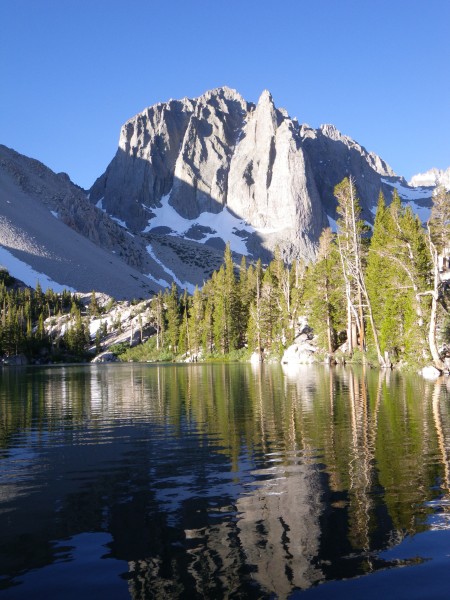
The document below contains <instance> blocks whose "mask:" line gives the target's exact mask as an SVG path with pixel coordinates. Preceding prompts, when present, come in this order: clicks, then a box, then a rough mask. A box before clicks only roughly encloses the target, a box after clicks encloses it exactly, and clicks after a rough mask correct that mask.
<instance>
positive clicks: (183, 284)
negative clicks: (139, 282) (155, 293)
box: [146, 244, 195, 294]
mask: <svg viewBox="0 0 450 600" xmlns="http://www.w3.org/2000/svg"><path fill="white" fill-rule="evenodd" d="M146 249H147V252H148V253H149V254H150V256H151V257H152V258H153V260H154V261H155V262H156V263H158V265H160V266H161V267H162V268H163V270H164V271H165V272H166V273H167V274H168V275H170V277H171V278H172V279H173V281H175V283H176V284H177V286H178V287H180V288H181V289H183V290H184V289H186V290H187V291H188V292H189V293H190V294H193V293H194V291H195V286H194V285H192V283H189V282H188V281H184V282H182V281H180V280H179V279H178V277H177V276H176V275H175V273H174V272H173V271H171V270H170V269H168V268H167V267H166V266H165V265H164V263H162V262H161V261H160V260H159V258H158V257H157V256H156V254H155V253H154V252H153V248H152V246H151V244H149V245H148V246H147V247H146ZM147 277H149V278H150V279H153V280H154V281H156V280H155V279H154V278H153V277H152V276H151V275H147ZM161 281H164V280H159V282H158V281H156V283H160V282H161ZM164 283H166V284H167V282H164ZM160 285H162V283H160ZM167 287H169V285H167Z"/></svg>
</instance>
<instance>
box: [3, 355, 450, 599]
mask: <svg viewBox="0 0 450 600" xmlns="http://www.w3.org/2000/svg"><path fill="white" fill-rule="evenodd" d="M0 377H1V380H0V596H1V597H2V598H45V599H56V598H57V599H61V598H64V599H65V600H66V599H68V598H83V599H88V598H96V599H102V598H108V599H115V598H118V599H122V598H132V599H140V600H143V599H147V598H170V599H172V598H186V599H187V598H302V599H303V598H304V599H305V600H309V599H310V598H348V597H353V598H380V597H382V598H383V600H386V599H388V598H395V599H398V598H408V599H411V598H448V597H449V596H450V582H449V578H448V573H449V572H450V558H449V556H450V532H449V528H450V402H449V390H450V384H449V383H448V380H446V379H442V380H438V381H437V382H428V381H425V380H424V379H422V378H420V377H418V376H415V375H401V374H398V373H396V372H380V371H377V370H364V369H363V368H360V369H350V368H344V367H333V368H327V367H322V366H319V365H317V366H307V367H306V366H305V367H290V368H289V369H285V368H282V367H281V366H280V365H262V366H261V367H260V366H256V367H254V366H251V365H246V364H226V365H225V364H206V365H202V364H195V365H140V364H122V365H120V364H119V365H98V366H93V365H92V366H90V365H89V366H58V367H56V366H55V367H48V368H37V367H27V368H3V370H1V371H0Z"/></svg>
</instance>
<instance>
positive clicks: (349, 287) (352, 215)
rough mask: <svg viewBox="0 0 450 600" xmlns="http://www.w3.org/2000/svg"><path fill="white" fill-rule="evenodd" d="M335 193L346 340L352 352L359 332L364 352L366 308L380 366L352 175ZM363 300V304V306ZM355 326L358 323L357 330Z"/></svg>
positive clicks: (381, 357)
mask: <svg viewBox="0 0 450 600" xmlns="http://www.w3.org/2000/svg"><path fill="white" fill-rule="evenodd" d="M334 193H335V196H336V198H337V200H338V207H337V212H338V214H339V215H340V218H339V220H338V227H339V232H338V236H337V239H338V246H339V253H340V258H341V264H342V273H343V277H344V281H345V287H346V298H347V343H348V345H349V350H350V351H353V349H354V348H355V344H356V335H355V333H356V332H357V333H358V335H359V346H360V349H361V351H365V349H366V348H365V323H364V309H365V310H366V311H367V315H368V317H369V321H370V324H371V328H372V335H373V340H374V344H375V348H376V352H377V358H378V362H379V364H380V366H384V359H383V356H382V354H381V349H380V344H379V339H378V331H377V329H376V326H375V322H374V318H373V312H372V306H371V303H370V298H369V294H368V292H367V287H366V282H365V275H364V271H363V245H362V226H363V222H362V221H361V219H360V213H361V209H360V205H359V200H358V197H357V195H356V189H355V186H354V182H353V180H352V178H350V179H349V178H345V179H344V180H343V181H342V182H341V183H340V184H338V185H337V186H336V187H335V190H334ZM363 302H364V305H363ZM353 325H355V326H356V327H355V329H356V332H355V330H354V327H353Z"/></svg>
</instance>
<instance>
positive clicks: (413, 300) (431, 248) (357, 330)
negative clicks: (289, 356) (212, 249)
mask: <svg viewBox="0 0 450 600" xmlns="http://www.w3.org/2000/svg"><path fill="white" fill-rule="evenodd" d="M335 197H336V199H337V203H338V204H337V213H338V216H339V218H338V220H337V231H336V232H333V231H332V230H331V229H330V228H327V229H325V230H324V231H323V233H322V235H321V238H320V241H319V249H318V253H317V258H316V261H315V262H313V263H309V264H307V263H305V262H304V261H302V260H297V261H294V263H293V264H292V265H290V266H288V265H286V264H284V262H283V260H282V258H281V256H280V253H279V252H278V251H275V255H274V258H273V260H272V261H271V262H270V264H269V265H267V266H263V265H262V264H261V261H258V262H256V263H254V264H253V263H250V264H248V263H247V261H246V259H245V257H244V258H242V261H241V264H240V266H239V268H238V269H236V268H235V265H234V264H233V259H232V253H231V251H230V248H229V247H228V246H227V248H226V250H225V255H224V262H223V265H222V266H221V267H220V269H219V270H218V271H215V272H214V273H213V275H212V277H211V279H209V280H208V281H206V282H205V283H204V285H203V287H202V288H201V289H199V288H198V287H197V288H196V289H195V291H194V293H193V295H192V296H189V295H188V294H187V293H186V292H184V293H182V294H180V293H179V291H178V289H177V287H176V286H175V285H174V284H173V285H172V288H171V289H170V290H166V291H165V292H164V293H162V292H161V293H159V294H158V296H157V297H156V298H155V300H154V305H155V315H156V319H155V325H156V329H157V335H156V346H157V348H158V349H169V350H170V351H171V352H173V353H174V354H176V355H183V354H185V353H189V354H191V355H199V354H203V355H211V354H214V353H215V354H219V355H228V354H230V353H233V352H234V351H237V350H239V349H243V348H246V349H247V350H248V351H249V352H257V353H260V355H261V357H262V356H263V355H270V354H272V355H279V354H280V353H281V352H282V351H283V349H284V348H286V346H288V345H289V344H291V343H292V342H293V341H294V340H295V337H296V335H297V334H298V332H299V324H300V323H304V322H305V321H307V322H308V324H309V326H310V327H312V329H313V331H314V334H315V335H316V336H317V339H318V342H319V347H320V348H322V350H323V353H324V354H328V355H329V356H330V357H333V356H335V355H336V353H337V352H341V353H342V354H343V355H344V356H347V357H352V356H355V355H357V356H358V357H359V358H363V359H364V358H365V359H367V360H369V361H370V362H373V363H378V364H379V365H380V366H383V367H385V366H387V367H390V366H391V365H392V363H399V362H407V363H424V362H426V361H428V360H430V358H431V359H432V360H433V361H434V363H435V365H436V366H437V367H438V368H443V355H442V351H441V348H439V347H438V338H439V336H440V338H441V340H440V341H441V342H442V341H445V327H446V321H447V316H446V315H447V307H446V296H447V292H446V283H445V280H444V281H442V280H441V273H440V263H439V257H440V256H442V254H443V253H445V251H446V249H447V246H448V237H449V224H450V194H449V192H447V191H446V190H445V188H443V187H440V188H437V189H436V192H435V194H434V196H433V206H432V209H431V216H430V219H429V220H428V223H427V224H426V227H424V226H423V225H422V223H421V221H420V219H419V218H418V216H417V215H415V214H414V212H413V211H412V209H411V207H410V206H406V207H405V206H403V205H402V203H401V200H400V197H399V195H398V193H397V191H396V190H394V192H393V197H392V201H391V203H390V204H389V205H387V203H386V200H385V198H384V196H383V194H382V193H380V195H379V199H378V206H377V210H376V215H375V221H374V225H373V228H372V227H371V226H369V225H368V224H367V223H366V222H365V221H364V220H363V219H362V218H361V206H360V201H359V198H358V196H357V191H356V188H355V184H354V182H353V180H352V179H351V178H345V179H344V180H343V181H342V182H341V183H340V184H339V185H337V186H336V188H335ZM438 334H439V335H438Z"/></svg>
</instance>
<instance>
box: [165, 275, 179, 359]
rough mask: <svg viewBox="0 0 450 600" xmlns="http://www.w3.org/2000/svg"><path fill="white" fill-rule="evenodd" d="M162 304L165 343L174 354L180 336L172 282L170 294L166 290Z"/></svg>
mask: <svg viewBox="0 0 450 600" xmlns="http://www.w3.org/2000/svg"><path fill="white" fill-rule="evenodd" d="M164 304H165V306H166V314H165V317H166V331H165V343H166V345H167V346H168V348H169V349H170V350H171V351H172V352H174V353H175V354H176V353H177V351H178V339H179V336H180V306H179V300H178V290H177V286H176V285H175V283H173V282H172V286H171V288H170V292H169V291H167V290H166V292H165V294H164Z"/></svg>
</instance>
